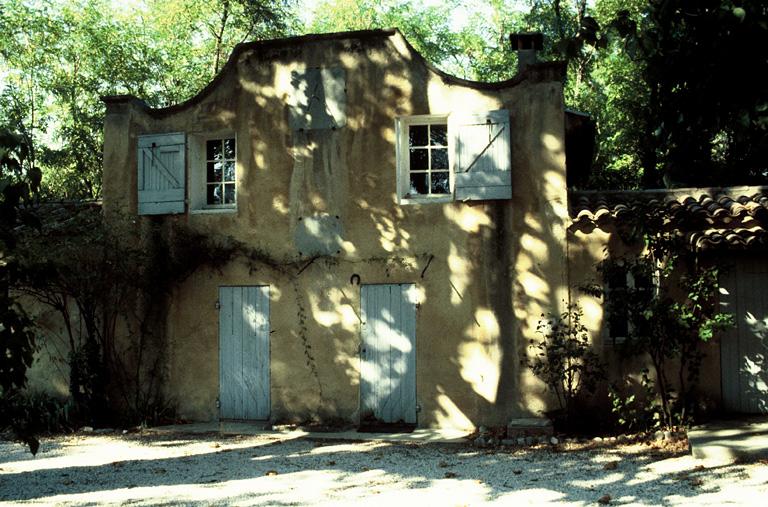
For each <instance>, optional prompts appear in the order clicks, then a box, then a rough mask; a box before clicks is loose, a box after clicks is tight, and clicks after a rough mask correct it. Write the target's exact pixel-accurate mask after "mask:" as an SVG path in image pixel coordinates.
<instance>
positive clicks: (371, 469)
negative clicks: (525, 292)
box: [0, 434, 768, 507]
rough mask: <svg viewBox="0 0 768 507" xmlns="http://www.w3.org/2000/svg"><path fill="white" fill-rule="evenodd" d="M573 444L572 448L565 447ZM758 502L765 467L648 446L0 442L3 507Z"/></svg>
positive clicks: (140, 439)
mask: <svg viewBox="0 0 768 507" xmlns="http://www.w3.org/2000/svg"><path fill="white" fill-rule="evenodd" d="M572 447H573V446H572ZM606 495H610V505H691V504H694V505H723V504H730V505H759V504H763V505H765V503H764V502H765V501H766V499H767V498H768V465H766V464H765V463H760V462H756V463H748V464H722V463H720V464H717V463H714V462H701V461H697V460H694V459H693V458H692V457H690V456H688V455H686V454H685V453H684V452H683V451H682V450H680V449H677V450H676V449H670V448H665V449H661V448H657V447H654V446H651V445H647V444H636V445H625V446H621V447H616V446H611V447H599V448H585V447H584V446H581V447H580V448H567V447H563V446H560V447H558V448H551V447H542V448H539V449H527V450H522V449H517V450H510V451H486V450H477V449H474V448H472V447H468V446H467V447H465V446H457V445H452V446H447V445H437V444H413V443H408V444H397V443H395V444H393V443H383V442H332V441H317V440H311V439H307V438H298V437H297V436H296V435H291V434H279V435H278V434H268V435H258V436H247V437H222V436H219V435H147V436H141V435H125V436H106V435H99V436H96V435H94V436H82V435H81V436H69V437H57V438H52V439H48V440H45V441H44V442H43V443H42V446H41V450H40V453H39V454H38V455H37V457H32V456H31V455H30V454H29V453H28V452H27V451H26V449H25V448H24V447H22V446H21V445H19V444H14V443H9V442H0V505H14V504H19V503H28V504H44V505H51V504H55V505H94V504H99V505H103V504H131V505H179V504H183V505H186V504H189V505H208V504H217V505H221V504H231V505H355V506H357V507H360V506H362V505H366V506H368V505H387V506H390V507H392V506H394V507H406V506H409V505H420V506H422V507H427V506H433V505H435V506H441V507H442V506H454V505H456V506H458V505H514V506H517V505H547V504H558V505H561V504H562V505H598V500H602V502H606V501H607V500H608V497H607V496H606Z"/></svg>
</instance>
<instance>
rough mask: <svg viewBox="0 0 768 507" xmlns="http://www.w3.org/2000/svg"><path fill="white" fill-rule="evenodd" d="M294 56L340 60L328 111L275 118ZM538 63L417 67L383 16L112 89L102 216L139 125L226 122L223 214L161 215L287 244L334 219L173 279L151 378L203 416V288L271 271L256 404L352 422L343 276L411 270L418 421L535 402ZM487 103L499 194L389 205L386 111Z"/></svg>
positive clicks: (403, 274)
mask: <svg viewBox="0 0 768 507" xmlns="http://www.w3.org/2000/svg"><path fill="white" fill-rule="evenodd" d="M303 66H306V67H323V68H327V67H335V66H339V67H342V68H343V69H344V70H345V73H346V79H347V82H346V88H347V93H346V101H347V104H346V125H345V126H344V127H341V128H339V129H335V130H322V131H316V130H311V131H303V132H301V131H291V130H290V129H289V127H288V112H287V109H286V102H285V101H286V98H287V97H289V94H290V93H291V89H290V75H291V71H292V70H294V69H296V68H301V67H303ZM553 69H554V67H552V66H551V65H546V64H544V65H542V66H541V68H540V69H538V70H537V69H536V68H530V69H529V70H528V71H527V73H526V74H525V75H522V76H520V77H519V78H516V79H515V80H513V81H510V82H508V83H504V84H499V85H488V84H472V83H468V82H464V81H461V80H458V79H455V78H449V77H446V76H445V75H443V74H440V73H438V72H436V71H434V70H433V69H431V68H430V67H428V66H427V65H426V64H425V63H424V61H423V59H422V58H421V57H420V56H419V55H417V54H416V53H415V52H413V51H412V50H411V48H410V47H409V46H408V44H407V43H406V42H405V40H404V39H403V38H402V36H401V35H400V34H399V32H374V35H370V34H369V35H367V36H366V37H356V36H354V35H351V36H350V38H333V37H329V38H316V39H306V40H303V42H302V43H300V44H299V43H291V44H288V43H286V44H285V45H281V44H280V42H279V41H278V42H275V43H271V44H269V45H264V46H258V47H253V48H252V49H248V48H245V49H242V50H239V52H236V54H235V56H234V57H233V63H230V64H228V65H227V67H226V68H225V70H224V73H223V74H222V75H221V76H220V77H219V78H217V80H216V82H215V85H212V86H211V87H209V88H208V89H206V91H204V93H203V94H202V95H201V96H200V98H198V99H193V100H192V101H189V102H188V103H186V104H182V105H180V106H177V107H173V108H170V109H167V110H149V109H147V108H146V107H144V106H142V105H141V104H140V103H138V102H137V101H135V100H133V99H122V100H121V99H109V100H108V101H107V103H108V110H107V117H106V120H105V153H104V160H105V167H104V179H105V182H104V207H105V209H106V212H107V215H108V216H109V213H111V212H114V211H118V210H119V211H122V212H124V213H129V214H135V213H136V139H137V136H138V135H141V134H146V133H157V132H175V131H181V132H187V133H188V134H189V135H192V134H205V133H206V132H211V131H231V132H234V133H235V134H236V136H237V140H238V151H237V178H238V181H237V183H238V195H237V201H238V207H237V210H236V212H233V213H219V214H210V213H197V214H195V213H187V214H185V215H178V216H174V217H168V218H166V219H165V220H167V221H171V222H173V221H178V222H179V223H185V224H187V225H189V226H190V227H192V228H194V229H196V230H198V231H201V232H209V233H215V234H223V235H229V236H232V237H233V238H235V239H237V240H239V241H242V242H244V243H246V244H248V245H250V246H251V247H253V248H257V249H259V250H261V251H263V252H265V253H267V254H268V255H269V256H271V257H272V258H275V259H286V260H297V259H299V258H300V255H299V252H298V250H297V249H296V246H295V233H296V227H297V223H298V221H299V219H300V218H303V217H307V216H313V215H315V214H319V213H325V214H329V215H332V216H338V217H339V224H340V230H341V231H343V232H342V238H341V240H342V242H341V246H342V248H340V249H339V253H337V254H335V255H330V256H328V257H323V258H321V259H318V260H316V261H315V262H313V263H312V264H310V265H309V266H307V267H306V269H304V270H303V271H301V273H299V272H298V271H299V270H297V269H293V268H291V270H290V271H285V270H276V269H273V268H269V267H266V266H256V269H255V270H253V269H251V266H247V265H246V264H245V262H244V261H241V260H238V261H235V262H232V263H231V264H228V265H226V266H222V267H221V269H220V270H216V271H200V272H197V273H195V274H194V275H193V276H192V277H190V278H189V279H188V280H187V281H185V282H184V283H183V284H182V285H181V286H180V287H178V288H177V289H176V291H175V292H174V294H173V297H172V298H171V306H170V308H169V311H168V322H167V326H168V337H169V340H170V342H169V364H168V372H169V377H168V379H167V386H166V388H167V394H168V395H169V397H171V398H172V399H173V400H174V401H175V402H176V403H177V406H178V409H179V415H180V416H181V417H184V418H188V419H193V420H213V419H216V417H217V413H218V412H217V409H216V397H217V395H218V350H217V346H218V336H217V334H218V316H217V311H216V307H215V303H216V298H217V293H218V292H217V291H218V287H219V286H223V285H269V286H270V288H271V315H270V322H271V330H272V334H271V384H272V385H271V396H272V419H273V420H284V419H291V420H302V419H306V418H310V417H321V418H332V417H338V418H342V419H345V420H350V421H356V419H357V417H358V413H357V411H358V395H359V387H358V386H359V382H360V379H359V368H360V360H359V356H358V346H359V344H360V330H359V321H358V315H359V311H360V310H359V309H360V301H359V299H360V290H359V287H358V286H357V285H355V284H351V283H350V278H351V275H353V274H357V275H358V276H359V278H360V280H361V282H362V283H415V284H416V285H417V287H418V289H419V290H420V292H421V293H422V301H421V304H420V306H419V309H418V312H417V338H416V354H417V355H416V364H417V371H416V383H417V398H418V403H419V406H420V409H421V411H420V413H419V414H418V422H419V425H421V426H453V427H462V428H467V427H471V426H474V425H480V424H504V423H505V421H506V420H508V419H509V418H510V417H513V416H521V415H538V414H539V412H540V411H542V410H544V409H545V408H546V407H547V398H546V396H545V395H544V388H543V386H542V385H541V384H540V383H539V382H538V381H536V380H535V379H533V378H532V377H531V376H530V374H529V373H528V372H527V369H526V368H524V367H521V359H522V358H523V355H524V354H525V353H526V350H527V348H526V344H527V343H528V340H529V339H531V338H534V337H535V328H536V323H537V322H538V319H539V316H540V315H541V313H544V312H548V311H557V310H558V309H560V308H561V306H562V304H563V300H564V299H566V298H567V297H568V293H567V280H568V277H567V257H566V255H565V244H566V232H565V231H566V227H567V225H568V220H569V219H568V213H567V192H566V184H565V158H564V157H565V155H564V149H563V139H564V113H563V99H562V83H561V82H560V80H559V79H560V78H561V74H560V73H559V71H556V69H555V70H553ZM501 108H504V109H508V110H509V111H510V115H511V143H512V170H513V175H512V185H513V198H512V199H511V200H508V201H485V202H471V203H445V204H423V205H418V204H417V205H403V206H399V205H398V204H397V196H396V193H395V192H396V173H395V167H396V164H395V132H394V120H395V118H396V117H397V116H399V115H411V114H445V113H462V112H463V113H471V112H478V111H484V110H495V109H501ZM188 169H189V168H188ZM145 220H149V219H145ZM152 220H156V218H153V219H152ZM430 259H431V260H430ZM427 265H428V267H427ZM302 315H304V317H302ZM306 345H311V353H309V356H311V357H308V353H307V350H308V349H307V348H306Z"/></svg>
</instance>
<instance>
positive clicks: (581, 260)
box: [568, 224, 721, 408]
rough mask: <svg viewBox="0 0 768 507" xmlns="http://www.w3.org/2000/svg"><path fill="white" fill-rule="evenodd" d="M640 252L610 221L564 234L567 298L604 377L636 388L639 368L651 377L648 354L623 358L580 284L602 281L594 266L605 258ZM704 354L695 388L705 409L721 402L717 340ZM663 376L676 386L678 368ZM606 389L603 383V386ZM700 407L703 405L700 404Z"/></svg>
mask: <svg viewBox="0 0 768 507" xmlns="http://www.w3.org/2000/svg"><path fill="white" fill-rule="evenodd" d="M641 253H642V246H637V245H635V246H628V245H626V244H625V243H624V242H623V241H622V240H621V239H620V236H619V234H618V233H617V232H616V229H615V227H614V225H613V224H603V225H601V226H600V227H597V228H591V227H587V228H584V227H572V228H571V229H570V230H569V233H568V258H569V264H570V286H571V299H570V300H571V301H572V302H573V303H578V304H579V305H580V306H581V308H582V310H583V311H584V320H583V323H584V325H585V326H586V327H587V328H588V329H589V331H590V333H591V335H592V343H593V344H594V349H595V351H596V352H597V353H598V354H600V356H601V357H602V358H603V360H604V361H605V364H606V366H607V374H608V378H609V379H610V381H612V382H616V383H617V384H618V385H629V386H632V387H633V388H635V389H637V391H640V387H639V386H640V382H641V378H642V371H643V369H648V370H649V372H650V373H651V378H653V364H652V363H651V360H650V358H649V357H646V356H636V357H625V356H623V355H622V354H621V353H620V352H619V351H617V350H616V349H615V348H614V346H613V344H612V343H611V338H610V335H609V332H608V314H607V312H606V311H605V302H604V301H603V299H602V298H599V297H595V296H592V295H589V294H586V293H585V292H583V291H582V290H580V287H583V286H585V285H590V284H595V283H597V284H599V285H602V284H603V280H602V279H601V277H600V273H598V272H597V270H596V267H597V265H598V264H599V263H600V262H602V261H604V260H605V259H606V257H610V258H612V259H619V258H622V257H632V256H636V255H639V254H641ZM703 262H717V258H709V259H704V260H703ZM701 350H702V352H703V353H704V354H705V357H704V360H703V361H702V365H701V374H700V378H699V389H700V392H701V394H702V396H701V400H702V403H704V404H706V406H707V407H708V408H713V407H714V406H719V404H720V401H721V386H720V346H719V342H718V340H716V339H715V340H712V341H711V342H709V343H706V344H702V345H701ZM666 373H667V377H668V378H669V379H670V382H671V383H672V384H673V385H676V380H677V375H678V370H677V369H670V370H669V371H668V372H666ZM605 389H607V385H606V386H605ZM702 408H704V407H702Z"/></svg>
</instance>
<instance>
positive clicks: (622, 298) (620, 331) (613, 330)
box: [604, 261, 658, 345]
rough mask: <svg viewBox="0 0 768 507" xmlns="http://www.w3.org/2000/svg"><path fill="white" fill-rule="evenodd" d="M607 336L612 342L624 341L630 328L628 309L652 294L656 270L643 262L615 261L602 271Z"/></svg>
mask: <svg viewBox="0 0 768 507" xmlns="http://www.w3.org/2000/svg"><path fill="white" fill-rule="evenodd" d="M604 277H605V282H606V290H605V299H606V313H607V316H608V317H607V322H608V337H609V338H610V340H611V342H612V344H613V345H619V344H621V343H624V342H625V341H626V339H627V337H629V335H630V333H631V331H632V330H633V329H632V322H631V319H630V309H633V310H639V309H641V308H642V307H643V306H644V305H645V304H647V303H648V302H649V301H650V300H651V298H652V297H653V296H654V295H655V292H656V288H657V286H658V281H657V278H656V273H655V272H651V271H649V270H648V269H647V266H645V265H643V264H642V263H632V264H630V263H625V262H623V261H618V262H617V263H616V264H614V265H611V266H609V267H608V269H606V271H605V272H604Z"/></svg>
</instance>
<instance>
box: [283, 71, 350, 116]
mask: <svg viewBox="0 0 768 507" xmlns="http://www.w3.org/2000/svg"><path fill="white" fill-rule="evenodd" d="M292 84H293V96H292V98H291V105H290V108H289V113H290V114H289V119H288V122H289V124H290V127H291V129H292V130H300V129H304V130H310V129H330V128H339V127H343V126H344V125H346V123H347V113H346V111H347V90H346V72H345V71H344V69H343V68H341V67H331V68H322V69H321V68H310V69H306V70H304V71H294V72H293V74H292Z"/></svg>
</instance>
